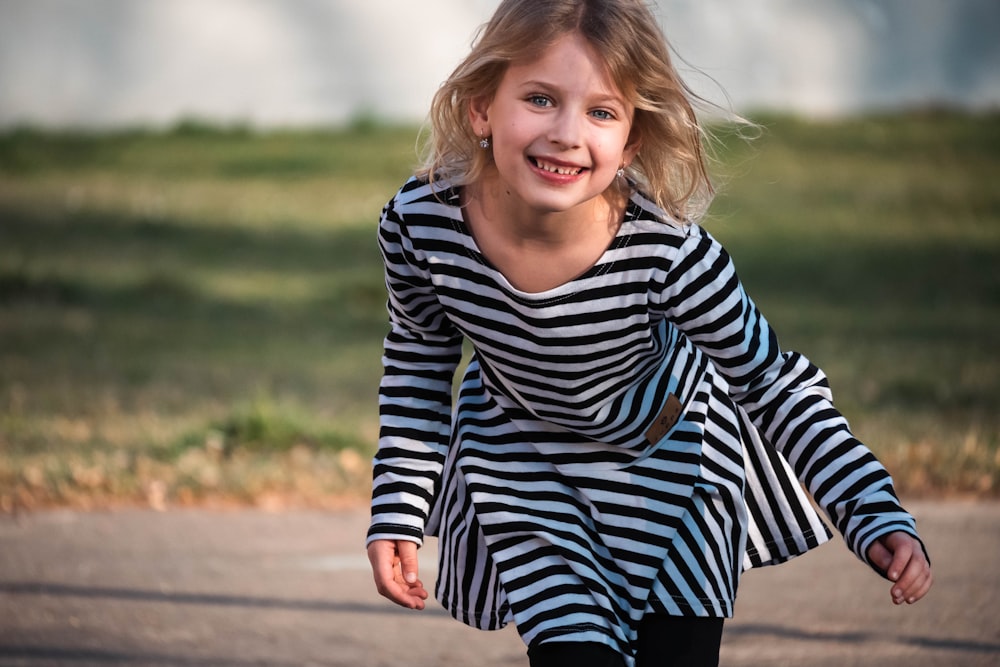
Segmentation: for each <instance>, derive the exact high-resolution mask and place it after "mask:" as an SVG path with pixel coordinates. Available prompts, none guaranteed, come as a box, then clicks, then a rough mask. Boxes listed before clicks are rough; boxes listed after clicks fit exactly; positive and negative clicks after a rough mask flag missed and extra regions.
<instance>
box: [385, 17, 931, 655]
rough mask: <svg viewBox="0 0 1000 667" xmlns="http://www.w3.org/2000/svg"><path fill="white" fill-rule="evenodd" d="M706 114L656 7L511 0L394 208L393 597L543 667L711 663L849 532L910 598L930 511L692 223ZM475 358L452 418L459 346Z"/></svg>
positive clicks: (390, 359) (440, 116) (477, 50)
mask: <svg viewBox="0 0 1000 667" xmlns="http://www.w3.org/2000/svg"><path fill="white" fill-rule="evenodd" d="M690 99H691V96H690V95H689V93H688V92H687V89H686V88H685V87H684V85H683V84H682V83H681V81H680V80H679V78H678V75H677V73H676V71H675V70H674V69H673V67H672V65H671V63H670V58H669V55H668V49H667V46H666V43H665V41H664V38H663V35H662V34H661V33H660V31H659V29H658V27H657V24H656V21H655V19H654V17H653V16H652V15H651V14H650V12H649V10H648V9H647V8H646V6H645V4H644V3H643V2H642V0H505V1H504V2H502V3H501V5H500V7H499V8H498V9H497V11H496V14H495V15H494V16H493V18H492V20H491V21H490V22H489V23H488V24H487V25H486V26H485V27H484V28H483V30H482V32H481V33H480V36H479V39H478V41H477V42H476V44H475V45H474V47H473V49H472V52H471V53H470V54H469V56H468V57H467V58H466V59H465V60H464V62H462V64H461V65H459V67H458V68H457V69H456V70H455V72H454V73H453V74H452V75H451V77H450V78H449V79H448V81H447V82H445V84H444V85H443V86H442V88H441V89H440V90H439V92H438V93H437V96H436V97H435V100H434V103H433V108H432V123H433V135H432V145H431V148H432V150H431V154H430V156H429V161H428V163H427V165H426V168H425V169H424V170H423V171H422V172H421V173H420V174H418V175H417V176H416V177H415V178H413V179H411V180H410V181H409V182H407V183H406V184H405V185H404V186H403V187H402V189H401V190H400V191H399V193H398V194H397V195H396V196H395V197H394V198H393V199H392V201H390V202H389V204H388V205H387V206H386V207H385V209H384V210H383V212H382V218H381V223H380V228H379V241H380V247H381V250H382V253H383V258H384V261H385V270H386V285H387V288H388V293H389V299H388V308H389V315H390V321H391V330H390V332H389V334H388V335H387V337H386V339H385V356H384V366H385V374H384V377H383V379H382V383H381V388H380V412H381V434H380V442H379V450H378V453H377V455H376V457H375V471H374V491H373V499H372V523H371V528H370V530H369V532H368V554H369V558H370V560H371V563H372V568H373V571H374V576H375V582H376V585H377V588H378V590H379V592H380V593H381V594H382V595H384V596H385V597H387V598H389V599H391V600H393V601H394V602H396V603H398V604H400V605H402V606H404V607H409V608H413V609H423V607H424V604H425V600H426V599H427V597H428V592H427V590H426V589H425V588H424V585H423V583H422V582H421V581H420V579H419V578H418V566H417V547H418V546H419V545H420V543H421V541H422V540H423V537H424V536H425V535H434V536H437V537H438V539H439V559H440V562H439V564H438V567H439V576H438V582H437V587H436V590H435V595H436V597H437V598H438V599H439V600H440V601H441V603H442V604H443V605H444V606H445V607H446V608H447V609H448V610H449V611H450V612H451V613H452V615H453V616H454V617H455V618H457V619H459V620H461V621H463V622H464V623H467V624H469V625H472V626H474V627H477V628H483V629H495V628H498V627H501V626H503V625H505V624H506V623H508V622H511V621H513V622H514V623H515V624H516V626H517V630H518V632H519V633H520V634H521V636H522V637H523V639H524V641H525V643H526V644H527V646H528V656H529V660H530V664H531V665H532V666H534V667H537V666H539V665H574V666H575V667H579V666H586V665H627V666H629V667H631V666H632V665H636V664H638V665H715V664H717V662H718V654H719V645H720V641H721V634H722V623H723V619H724V618H726V617H728V616H731V615H732V613H733V603H734V600H735V596H736V587H737V582H738V579H739V575H740V573H741V571H742V570H744V569H746V568H749V567H754V566H760V565H765V564H770V563H778V562H781V561H784V560H787V559H788V558H791V557H793V556H795V555H797V554H800V553H803V552H804V551H806V550H808V549H810V548H812V547H814V546H816V545H818V544H820V543H822V542H824V541H826V540H827V539H828V537H829V533H828V532H827V530H826V528H825V526H824V525H823V523H822V521H821V520H820V519H819V517H818V516H817V515H816V514H815V512H814V511H813V510H812V508H811V505H810V503H809V502H808V500H807V498H806V497H805V495H804V494H803V492H802V491H801V490H800V486H799V484H798V483H797V481H796V477H797V478H798V479H799V480H801V481H802V482H804V483H805V485H806V486H807V488H808V489H809V491H810V492H811V493H812V495H813V497H814V498H815V500H816V501H817V503H818V504H819V506H820V507H822V508H823V509H824V510H825V511H826V512H827V513H828V515H829V517H830V518H831V520H832V521H833V522H834V524H835V525H836V526H837V528H838V529H839V531H840V532H841V533H842V534H843V536H844V538H845V539H846V540H847V543H848V545H849V546H850V547H851V548H852V549H853V550H854V552H855V553H856V554H857V555H858V556H859V557H860V558H861V559H862V560H864V561H866V562H867V563H868V564H869V565H871V566H872V567H873V568H874V569H875V570H876V571H878V572H879V573H881V574H883V575H884V576H887V577H888V578H889V579H890V580H891V581H892V582H893V583H892V585H891V596H892V600H893V601H894V602H895V603H896V604H900V603H903V602H907V603H912V602H915V601H916V600H918V599H920V598H921V597H922V596H923V595H924V594H925V593H926V592H927V590H928V588H929V587H930V585H931V573H930V567H929V565H928V560H927V557H926V555H925V552H924V549H923V546H922V544H921V543H920V542H919V540H918V537H917V533H916V529H915V524H914V520H913V518H912V517H911V516H910V515H909V514H907V513H906V512H905V511H904V510H903V509H902V507H900V504H899V501H898V499H897V497H896V495H895V493H894V491H893V487H892V482H891V479H890V478H889V475H888V474H887V473H886V471H885V470H884V468H883V467H882V466H881V465H880V464H879V463H878V462H877V461H876V460H875V458H874V457H873V456H872V454H871V452H869V450H868V449H867V448H866V447H865V446H864V445H862V444H861V443H860V442H858V441H857V440H856V439H855V438H854V437H853V436H852V434H851V432H850V431H849V430H848V425H847V423H846V422H845V420H844V418H843V417H842V416H841V415H840V413H839V412H837V410H836V409H835V408H834V406H833V404H832V403H831V398H830V392H829V389H828V386H827V381H826V378H825V377H824V375H823V374H822V372H821V371H820V370H819V369H818V368H816V367H815V366H813V365H812V364H810V363H809V361H808V360H806V359H805V358H804V357H803V356H801V355H799V354H797V353H794V352H788V351H783V350H781V349H779V347H778V343H777V339H776V337H775V334H774V332H773V331H772V330H771V329H770V328H769V326H768V324H767V322H766V321H765V320H764V318H763V317H762V316H761V314H760V312H759V311H758V310H757V308H756V307H755V306H754V304H753V302H752V301H751V300H750V299H749V297H747V295H746V293H745V292H744V291H743V288H742V286H741V284H740V282H739V280H738V279H737V277H736V273H735V272H734V269H733V264H732V262H731V261H730V259H729V256H728V255H727V254H726V252H725V251H724V250H723V249H722V248H721V247H720V245H719V244H718V243H717V242H716V241H715V240H714V239H713V238H712V237H711V236H710V235H709V234H708V232H706V231H705V230H704V229H703V228H702V227H700V226H699V225H698V224H697V223H696V222H695V220H696V219H697V218H698V217H699V216H700V215H701V213H702V212H703V211H704V207H705V206H706V205H707V202H708V199H709V196H710V194H711V186H710V185H709V181H708V177H707V175H706V171H705V164H704V158H703V154H702V148H701V131H700V129H699V127H698V124H697V121H696V119H695V115H694V112H693V110H692V106H691V103H690ZM464 339H467V340H468V341H470V342H471V344H472V349H473V354H472V358H471V361H470V363H469V364H468V366H467V368H466V370H465V373H464V376H463V379H462V383H461V386H460V388H459V390H458V395H457V405H456V406H455V409H454V411H453V410H452V381H453V375H454V373H455V371H456V369H457V367H458V365H459V362H460V360H461V357H462V341H463V340H464Z"/></svg>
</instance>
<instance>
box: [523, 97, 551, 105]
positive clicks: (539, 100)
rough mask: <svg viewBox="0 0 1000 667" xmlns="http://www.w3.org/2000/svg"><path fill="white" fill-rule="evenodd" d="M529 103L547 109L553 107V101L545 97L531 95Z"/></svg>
mask: <svg viewBox="0 0 1000 667" xmlns="http://www.w3.org/2000/svg"><path fill="white" fill-rule="evenodd" d="M528 102H530V103H531V104H534V105H535V106H536V107H547V106H551V105H552V100H550V99H549V98H548V97H546V96H545V95H530V96H529V97H528Z"/></svg>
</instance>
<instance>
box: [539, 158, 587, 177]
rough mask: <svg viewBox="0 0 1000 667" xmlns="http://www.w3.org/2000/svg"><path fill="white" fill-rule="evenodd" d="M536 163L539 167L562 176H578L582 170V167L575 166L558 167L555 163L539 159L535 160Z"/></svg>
mask: <svg viewBox="0 0 1000 667" xmlns="http://www.w3.org/2000/svg"><path fill="white" fill-rule="evenodd" d="M535 164H537V165H538V168H539V169H544V170H545V171H547V172H549V173H552V174H559V175H561V176H576V175H577V174H579V173H580V171H581V169H580V167H573V168H570V167H557V166H556V165H554V164H546V163H544V162H541V161H538V160H536V161H535Z"/></svg>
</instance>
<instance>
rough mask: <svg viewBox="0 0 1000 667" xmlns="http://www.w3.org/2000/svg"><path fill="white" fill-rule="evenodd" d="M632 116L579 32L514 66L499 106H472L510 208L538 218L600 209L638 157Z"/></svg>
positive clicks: (496, 99) (497, 99)
mask: <svg viewBox="0 0 1000 667" xmlns="http://www.w3.org/2000/svg"><path fill="white" fill-rule="evenodd" d="M633 111H634V109H633V107H632V105H631V104H629V102H628V101H627V100H626V99H625V98H624V96H623V95H622V94H621V92H620V91H619V90H618V88H617V87H616V86H615V85H614V84H613V83H612V82H611V80H610V79H609V78H608V75H607V72H606V71H605V68H604V66H603V63H602V62H601V59H600V58H599V57H598V56H597V54H596V53H595V52H594V50H593V49H592V48H591V47H590V45H589V44H588V43H587V42H586V41H584V39H583V38H581V37H580V36H579V35H577V34H575V33H573V34H569V35H566V36H565V37H562V38H560V39H559V40H558V41H556V42H555V43H554V44H553V45H552V46H550V47H549V48H547V49H546V50H545V51H543V52H542V54H541V56H540V57H538V58H537V59H535V60H531V61H526V62H521V63H513V64H511V66H510V67H509V68H508V69H507V71H506V73H505V74H504V77H503V79H501V81H500V85H499V87H498V88H497V91H496V94H495V95H494V97H493V99H491V100H479V101H476V102H474V103H473V104H472V105H471V107H470V114H471V120H472V127H473V128H475V129H476V130H477V131H478V132H479V133H480V134H481V135H492V141H493V159H494V162H495V164H496V172H495V175H496V177H498V178H499V181H500V184H501V185H502V186H504V187H505V189H506V191H507V192H508V193H509V194H510V196H511V198H512V201H511V203H512V204H513V205H514V206H515V207H518V208H519V209H520V212H521V213H524V214H527V213H531V212H533V213H535V214H536V215H537V214H542V215H544V214H548V213H562V212H580V213H584V212H585V209H586V207H588V206H594V205H595V203H596V202H597V198H598V197H599V196H600V195H602V194H603V193H604V192H605V190H607V189H608V187H609V186H610V185H611V184H612V182H613V181H614V179H615V177H616V174H617V172H618V169H619V168H620V167H621V166H622V165H623V164H628V163H629V162H631V160H632V158H634V157H635V154H636V151H637V149H638V146H637V145H635V144H632V143H630V142H629V134H630V131H631V129H632V116H633ZM580 207H582V208H580ZM594 210H596V209H594Z"/></svg>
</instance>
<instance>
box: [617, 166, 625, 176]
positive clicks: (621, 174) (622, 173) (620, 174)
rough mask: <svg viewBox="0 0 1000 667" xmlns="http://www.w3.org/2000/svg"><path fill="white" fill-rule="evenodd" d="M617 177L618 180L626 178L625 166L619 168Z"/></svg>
mask: <svg viewBox="0 0 1000 667" xmlns="http://www.w3.org/2000/svg"><path fill="white" fill-rule="evenodd" d="M616 175H617V176H618V178H625V165H622V166H620V167H618V173H617V174H616Z"/></svg>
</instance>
